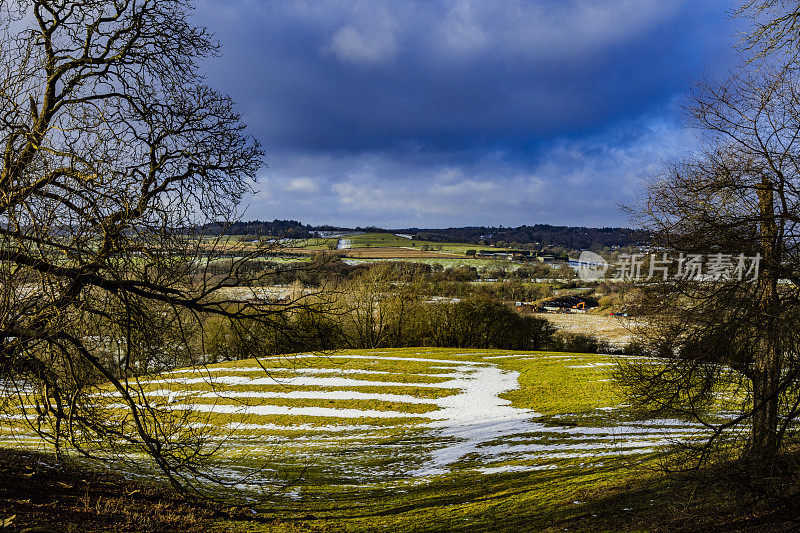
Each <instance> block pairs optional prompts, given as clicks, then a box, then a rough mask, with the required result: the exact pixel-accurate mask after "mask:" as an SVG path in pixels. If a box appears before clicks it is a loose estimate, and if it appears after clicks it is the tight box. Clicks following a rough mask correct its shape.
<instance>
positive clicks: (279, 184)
mask: <svg viewBox="0 0 800 533" xmlns="http://www.w3.org/2000/svg"><path fill="white" fill-rule="evenodd" d="M199 4H200V5H199V6H198V8H197V11H196V12H195V15H194V16H195V18H196V20H197V22H198V23H200V24H203V25H205V26H207V27H208V28H209V29H210V30H211V31H212V32H214V33H215V34H216V35H217V37H218V38H219V40H220V41H221V42H222V45H223V55H222V57H220V58H216V59H214V60H212V61H209V62H207V63H206V64H205V65H204V71H205V73H206V76H207V81H208V83H209V84H210V85H212V86H213V87H215V88H217V89H219V90H222V91H225V92H227V93H229V94H230V95H231V96H232V97H233V98H234V99H235V100H236V102H237V105H238V108H239V110H240V111H241V113H242V114H243V116H244V118H245V121H246V122H247V123H248V125H249V130H250V133H251V134H253V135H254V136H255V137H257V138H258V139H259V140H260V141H261V142H262V143H263V144H264V147H265V150H266V153H267V164H268V168H265V169H264V170H263V172H262V174H261V176H260V178H259V181H258V183H257V185H256V187H257V189H258V192H257V194H255V195H254V196H253V197H250V198H248V199H247V200H246V202H245V204H246V211H245V212H244V218H245V219H255V218H259V219H262V220H264V219H270V220H271V219H273V218H292V219H297V220H300V221H302V222H305V223H312V224H338V225H347V226H356V225H359V226H366V225H377V226H383V227H411V226H417V227H446V226H464V225H501V224H502V225H505V226H517V225H522V224H536V223H550V224H567V225H588V226H609V225H626V224H627V220H626V216H625V215H624V214H623V213H622V212H621V211H620V210H619V207H618V205H619V204H620V203H621V202H622V203H624V202H626V201H630V200H631V199H632V198H633V197H635V195H636V194H637V193H638V192H639V191H641V187H642V184H643V179H644V178H645V177H646V176H647V175H648V174H649V173H652V172H653V171H654V169H656V168H658V165H659V164H660V163H661V162H662V161H665V160H670V159H674V158H679V157H685V156H686V155H688V154H690V153H691V152H692V150H694V149H695V147H696V145H697V139H696V134H695V133H694V132H693V131H691V130H689V129H687V128H685V127H684V126H683V125H682V116H681V110H680V106H681V104H682V103H684V101H685V97H686V95H687V94H688V90H689V83H690V82H691V81H692V80H694V79H698V78H699V77H701V76H704V75H711V76H714V75H723V74H724V73H725V71H726V70H727V69H728V68H730V67H731V66H733V65H734V64H735V62H736V61H737V59H736V57H735V54H734V51H733V48H732V46H733V44H734V43H735V41H736V38H737V37H736V33H737V24H739V23H738V22H737V21H734V20H731V19H730V16H729V10H730V9H731V4H730V2H729V1H717V0H702V1H697V0H694V1H692V0H686V1H683V0H659V1H650V0H613V1H612V0H528V1H522V0H451V1H438V0H424V1H423V0H419V1H414V0H409V1H401V0H389V1H382V0H369V1H364V2H361V1H357V0H352V1H334V0H314V1H311V0H308V1H306V0H297V1H288V0H287V1H278V0H203V1H202V2H199Z"/></svg>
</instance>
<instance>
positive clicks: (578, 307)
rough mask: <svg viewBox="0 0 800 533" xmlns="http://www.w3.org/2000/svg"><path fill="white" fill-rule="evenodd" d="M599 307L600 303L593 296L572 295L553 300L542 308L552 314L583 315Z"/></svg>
mask: <svg viewBox="0 0 800 533" xmlns="http://www.w3.org/2000/svg"><path fill="white" fill-rule="evenodd" d="M598 305H599V303H598V301H597V300H596V299H595V298H592V297H591V296H579V295H571V296H556V297H555V298H551V299H549V300H547V301H546V302H544V305H543V306H542V307H543V308H544V310H545V311H547V312H550V313H583V312H586V311H587V310H588V309H592V308H593V307H597V306H598Z"/></svg>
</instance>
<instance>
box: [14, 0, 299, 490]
mask: <svg viewBox="0 0 800 533" xmlns="http://www.w3.org/2000/svg"><path fill="white" fill-rule="evenodd" d="M189 8H190V6H189V5H188V3H187V2H185V1H184V0H115V1H97V0H62V1H58V2H54V1H49V0H26V1H22V0H20V1H11V0H0V110H2V111H1V112H0V150H2V161H0V243H1V244H0V372H2V377H3V379H4V380H5V381H6V386H5V388H4V391H6V394H7V397H8V398H9V399H14V398H13V396H14V395H16V396H17V397H18V399H20V398H21V401H22V402H23V403H26V404H33V405H34V407H35V411H36V413H35V414H31V416H30V417H29V418H28V421H29V423H30V424H31V427H32V428H33V429H34V430H35V431H36V432H37V433H38V434H39V435H40V436H41V437H42V438H43V439H45V440H46V441H48V442H50V443H51V444H53V445H54V446H55V448H56V450H57V451H59V452H60V451H61V450H64V449H67V448H70V449H77V450H79V451H80V452H82V453H84V454H86V455H88V456H91V457H94V458H98V459H102V460H107V461H119V460H121V459H124V458H125V457H129V456H130V454H133V455H134V456H135V455H136V454H144V455H145V457H149V458H150V460H151V461H152V463H154V464H155V466H156V467H157V468H158V469H159V470H160V471H161V472H162V473H163V475H164V476H166V478H167V479H168V480H169V481H170V482H171V483H172V484H173V485H174V486H175V487H177V488H178V489H180V490H182V491H184V492H201V491H202V487H201V485H200V482H201V481H219V478H217V477H216V476H214V475H213V474H212V473H211V472H210V471H209V470H207V469H205V468H204V467H205V465H206V463H207V462H208V461H209V460H210V459H212V458H213V456H214V452H215V449H216V448H215V445H213V444H212V443H211V442H210V441H209V440H207V438H206V437H207V435H204V434H203V433H202V431H201V430H198V429H197V428H198V427H202V426H201V425H198V424H192V423H190V422H192V420H191V417H192V414H191V412H189V411H181V410H173V409H170V408H169V406H168V405H164V404H154V403H153V401H152V400H151V399H150V398H149V397H148V396H147V395H146V394H145V393H144V390H145V389H144V385H141V384H140V382H139V380H140V379H141V378H142V377H143V376H147V375H149V374H151V373H154V372H159V371H163V370H164V369H167V368H172V367H175V366H179V365H185V364H196V363H200V362H203V361H204V356H205V346H204V344H205V343H204V333H203V327H204V323H205V321H206V319H207V317H211V316H213V317H216V319H219V320H228V321H236V320H238V319H240V318H241V317H247V318H248V319H250V320H257V321H260V322H261V323H262V324H265V325H278V326H280V327H283V326H282V325H285V324H286V321H283V320H280V319H279V317H280V313H281V312H282V311H283V310H284V309H283V308H280V307H279V306H275V305H266V304H254V303H247V302H236V301H231V300H230V298H229V297H228V296H227V294H228V293H226V292H224V291H225V288H226V287H227V286H233V285H239V284H240V283H241V282H242V281H243V278H245V277H246V278H247V279H248V281H250V282H252V281H253V279H252V278H253V276H254V274H253V273H252V272H251V271H249V270H247V269H245V268H243V265H244V264H245V263H244V262H243V261H239V260H230V259H227V260H226V261H227V263H228V266H227V268H226V269H224V272H221V273H220V272H216V271H215V272H211V271H210V270H208V269H207V267H206V265H209V264H212V263H214V261H213V259H214V258H215V257H217V256H218V255H220V254H223V253H224V254H225V256H226V257H229V256H230V255H231V254H230V249H231V248H232V247H233V248H235V247H236V246H243V245H237V244H235V243H232V242H226V241H225V240H224V238H217V239H204V238H203V237H202V235H198V234H193V231H194V230H193V229H192V228H195V227H198V225H199V224H202V223H204V222H208V221H211V220H225V219H228V218H229V217H230V216H231V215H232V214H233V213H234V211H235V207H236V205H237V203H238V202H239V200H240V198H241V197H242V195H243V194H244V193H246V192H247V191H248V190H249V187H250V185H249V183H250V181H251V180H252V179H253V178H254V177H255V175H256V172H257V171H258V169H259V168H260V167H261V165H262V152H261V149H260V147H259V145H258V143H257V142H255V141H254V140H253V139H251V138H249V137H248V136H246V135H245V134H244V124H243V123H242V121H241V119H240V117H239V115H238V114H237V113H236V112H235V111H234V109H233V105H232V103H231V100H230V99H229V98H228V97H227V96H225V95H223V94H220V93H218V92H215V91H214V90H213V89H211V88H209V87H207V86H205V85H203V84H202V83H201V81H200V78H199V76H198V74H197V68H196V64H195V62H196V60H197V59H199V58H204V57H208V56H211V55H214V54H216V53H217V52H218V50H219V47H218V45H217V43H216V42H215V41H214V40H213V38H212V37H211V36H210V35H209V34H208V33H207V31H206V30H205V29H203V28H198V27H195V26H192V25H191V24H190V23H189V22H188V20H189V13H188V11H189ZM255 253H257V249H255V248H247V249H244V248H243V249H242V250H239V251H238V252H236V253H235V254H233V255H245V256H248V255H252V254H255ZM284 307H286V306H284ZM12 392H15V394H11V393H12ZM103 394H112V395H114V396H115V397H117V398H118V399H119V404H118V405H116V406H115V407H114V408H104V407H103V405H102V402H101V401H100V400H98V398H102V397H103ZM216 447H218V444H217V445H216ZM119 452H125V453H124V454H120V453H119Z"/></svg>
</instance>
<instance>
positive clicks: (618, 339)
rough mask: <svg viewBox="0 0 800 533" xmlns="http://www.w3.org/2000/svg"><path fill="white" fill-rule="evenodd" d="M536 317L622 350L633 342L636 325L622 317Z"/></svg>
mask: <svg viewBox="0 0 800 533" xmlns="http://www.w3.org/2000/svg"><path fill="white" fill-rule="evenodd" d="M536 316H538V317H541V318H545V319H547V320H548V321H549V322H550V323H551V324H553V325H554V326H555V327H557V328H558V329H561V330H564V331H568V332H570V333H582V334H585V335H592V336H594V337H597V338H598V339H600V340H603V341H606V342H608V343H609V344H612V345H614V346H618V347H620V348H621V347H624V346H625V345H626V344H628V343H629V342H631V340H633V336H632V334H631V330H630V329H629V328H631V327H633V326H634V325H635V324H634V323H632V322H631V321H630V320H628V319H625V318H621V317H615V316H608V315H589V314H560V313H537V315H536Z"/></svg>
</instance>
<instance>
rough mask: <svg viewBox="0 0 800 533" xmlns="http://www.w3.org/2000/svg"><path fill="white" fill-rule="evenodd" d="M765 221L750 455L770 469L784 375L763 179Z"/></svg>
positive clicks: (772, 229)
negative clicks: (761, 327) (760, 330)
mask: <svg viewBox="0 0 800 533" xmlns="http://www.w3.org/2000/svg"><path fill="white" fill-rule="evenodd" d="M758 200H759V202H758V203H759V211H760V213H759V214H760V218H761V224H760V225H761V250H762V256H763V257H762V265H761V268H760V270H759V276H758V278H759V279H758V283H759V291H758V296H759V300H760V302H759V304H760V312H761V320H762V325H763V326H765V327H764V329H763V332H764V336H763V338H762V345H761V349H760V351H759V353H757V354H756V360H755V365H754V369H753V370H754V372H753V427H752V433H751V437H750V445H749V450H748V451H749V454H750V455H751V456H752V457H753V459H755V460H756V461H757V462H758V464H759V465H760V467H761V468H762V469H765V470H766V469H768V468H769V466H770V464H771V463H772V459H773V457H774V456H775V453H776V452H777V451H778V448H779V446H780V442H779V440H778V402H779V397H778V386H779V383H780V376H781V353H780V339H779V335H780V332H779V331H778V328H777V327H776V324H777V323H778V320H777V319H778V316H779V306H780V302H779V300H778V276H779V274H778V270H777V267H778V264H779V256H780V251H779V250H778V244H779V243H778V227H777V224H776V220H775V211H774V199H773V190H772V184H771V183H770V182H769V180H768V179H767V178H766V177H765V178H762V181H761V185H760V187H759V189H758Z"/></svg>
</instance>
